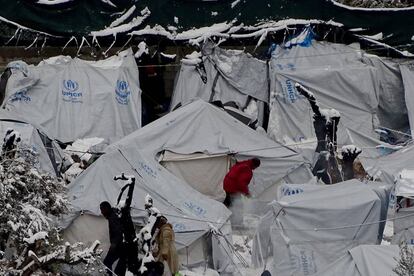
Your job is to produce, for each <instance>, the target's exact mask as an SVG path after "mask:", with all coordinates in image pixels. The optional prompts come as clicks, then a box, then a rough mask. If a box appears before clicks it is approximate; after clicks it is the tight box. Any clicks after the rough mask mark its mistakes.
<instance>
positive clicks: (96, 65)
mask: <svg viewBox="0 0 414 276" xmlns="http://www.w3.org/2000/svg"><path fill="white" fill-rule="evenodd" d="M8 67H9V68H10V69H11V71H12V74H11V76H10V78H9V79H8V81H7V86H6V98H5V101H4V103H3V107H4V108H6V109H8V110H11V111H14V112H16V113H18V114H19V115H20V117H22V118H23V119H24V120H26V121H28V122H31V123H35V124H38V125H40V126H42V127H43V128H44V129H46V130H47V132H48V134H49V135H50V136H51V137H52V138H54V139H58V140H60V141H62V142H72V141H74V140H76V139H81V138H88V137H102V138H105V139H106V142H107V143H111V142H113V141H115V140H118V139H120V138H122V137H124V136H125V135H127V134H129V133H131V132H133V131H135V130H137V129H138V128H140V127H141V91H140V88H139V77H138V67H137V65H136V63H135V59H134V56H133V53H132V50H131V49H129V50H126V51H124V52H121V53H119V54H118V55H116V56H112V57H110V58H108V59H106V60H101V61H86V60H81V59H78V58H73V59H72V58H70V57H66V56H58V57H53V58H49V59H47V60H44V61H42V62H40V63H39V64H38V65H36V66H34V65H27V64H26V63H24V62H23V61H16V62H12V63H10V64H8Z"/></svg>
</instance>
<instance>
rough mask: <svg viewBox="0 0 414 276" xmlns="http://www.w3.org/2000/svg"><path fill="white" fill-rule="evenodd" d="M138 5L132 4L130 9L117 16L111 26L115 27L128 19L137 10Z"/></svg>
mask: <svg viewBox="0 0 414 276" xmlns="http://www.w3.org/2000/svg"><path fill="white" fill-rule="evenodd" d="M135 9H136V6H135V5H134V6H132V7H131V8H129V10H127V11H126V12H125V13H124V14H123V15H121V16H120V17H119V18H117V19H116V20H114V21H113V22H112V23H111V24H110V25H109V27H110V28H113V27H116V26H118V25H120V24H121V23H123V22H124V21H125V20H127V19H128V18H129V17H130V16H131V15H132V14H133V13H134V11H135Z"/></svg>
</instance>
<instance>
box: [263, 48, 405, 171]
mask: <svg viewBox="0 0 414 276" xmlns="http://www.w3.org/2000/svg"><path fill="white" fill-rule="evenodd" d="M330 53H335V55H331V54H330ZM381 70H382V71H381ZM384 70H385V69H384V68H383V67H379V68H376V67H373V66H370V65H367V64H364V63H363V62H362V61H361V55H360V52H359V51H356V50H354V49H352V48H350V47H348V46H345V45H338V44H333V43H324V42H317V41H313V42H312V44H311V46H310V47H301V46H294V47H292V48H289V49H283V48H277V49H276V50H275V52H274V53H273V56H272V59H271V62H270V81H271V82H270V83H271V95H272V96H271V111H270V118H269V127H268V133H269V135H270V136H271V137H273V138H274V139H275V140H277V141H280V142H282V143H291V142H297V143H300V142H303V141H304V142H307V141H309V140H311V139H314V138H315V132H314V127H313V113H312V110H311V107H310V104H309V102H308V101H307V99H306V98H305V97H303V96H302V95H300V94H299V93H298V92H297V91H296V88H295V83H296V82H297V83H299V84H301V85H303V86H305V87H307V88H308V89H309V90H310V91H311V92H312V93H314V95H315V97H316V99H317V101H318V103H319V104H320V107H321V108H334V109H336V110H337V111H339V112H340V114H341V120H340V125H339V128H338V144H339V146H342V145H347V144H354V145H356V146H358V147H361V148H364V150H363V151H362V154H361V155H360V158H361V160H362V162H363V163H364V165H366V163H365V159H364V158H373V157H375V158H376V157H379V156H380V155H381V153H380V152H379V150H376V149H375V146H377V145H379V144H381V141H379V136H378V134H376V133H375V132H374V129H375V128H376V127H377V126H378V124H379V121H378V117H377V113H378V112H379V110H380V106H379V104H380V102H379V100H380V99H381V103H382V106H389V105H391V103H388V102H387V103H386V104H384V102H386V99H388V98H389V99H391V95H390V93H392V91H389V90H390V89H389V86H390V87H393V85H395V86H397V85H398V83H397V82H398V79H389V80H388V79H387V80H383V81H382V82H381V76H383V75H384V72H383V71H384ZM393 72H394V71H393ZM386 85H388V86H386ZM384 90H387V93H388V94H387V95H382V91H384ZM381 95H382V98H380V96H381ZM398 95H399V94H398V91H397V92H395V97H396V99H393V101H392V103H393V104H394V103H395V102H398V101H400V100H401V99H399V98H398ZM396 113H398V114H400V113H399V112H396ZM402 113H403V111H402ZM381 114H382V115H384V114H385V113H384V112H383V113H381ZM387 114H388V113H387ZM390 114H391V113H390ZM384 116H385V115H384ZM384 116H383V117H384ZM398 116H400V115H398ZM389 119H390V120H389V122H390V121H391V119H395V118H389ZM399 121H401V120H399Z"/></svg>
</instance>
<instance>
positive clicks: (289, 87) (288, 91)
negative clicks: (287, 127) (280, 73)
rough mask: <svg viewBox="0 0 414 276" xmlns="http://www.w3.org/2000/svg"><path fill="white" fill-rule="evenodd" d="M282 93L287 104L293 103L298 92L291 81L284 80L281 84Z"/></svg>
mask: <svg viewBox="0 0 414 276" xmlns="http://www.w3.org/2000/svg"><path fill="white" fill-rule="evenodd" d="M283 92H284V94H285V99H286V101H287V102H290V103H294V102H295V101H296V100H297V98H298V96H297V95H298V92H297V91H296V88H295V87H294V85H293V83H292V81H291V80H286V81H285V83H284V84H283Z"/></svg>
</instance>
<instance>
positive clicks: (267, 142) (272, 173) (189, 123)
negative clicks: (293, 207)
mask: <svg viewBox="0 0 414 276" xmlns="http://www.w3.org/2000/svg"><path fill="white" fill-rule="evenodd" d="M120 146H131V147H136V148H137V149H139V150H140V151H143V152H145V153H146V154H147V155H148V156H151V157H152V158H153V159H155V158H156V156H157V155H158V154H159V153H160V152H162V151H164V150H168V151H171V152H174V153H179V154H192V153H197V152H201V153H206V154H209V155H217V154H235V155H236V158H238V159H246V158H249V157H258V158H260V160H261V166H260V167H259V168H258V169H256V170H255V172H254V179H253V184H250V186H249V189H250V191H251V193H252V195H253V196H255V197H258V198H259V199H267V198H269V199H273V197H274V194H272V188H274V186H276V185H275V184H276V183H280V182H287V183H292V182H295V181H296V183H297V182H306V181H308V180H309V179H310V178H311V177H312V174H311V173H310V171H309V168H308V167H307V165H306V164H305V161H304V159H303V157H302V156H301V155H300V154H298V153H297V152H295V151H294V150H292V149H290V148H288V147H286V146H283V145H281V144H278V143H276V142H274V141H273V140H271V139H269V138H267V137H266V136H264V135H262V134H260V133H258V132H256V131H255V130H253V129H251V128H249V127H247V126H246V125H244V124H243V123H241V122H240V121H238V120H237V119H235V118H233V117H232V116H231V115H229V114H227V112H225V111H223V110H221V109H220V108H218V107H216V106H214V105H212V104H209V103H207V102H204V101H202V100H197V101H194V102H192V103H190V104H188V105H185V106H183V107H181V108H179V109H177V110H175V111H173V112H171V113H169V114H167V115H165V116H164V117H162V118H160V119H158V120H156V121H154V122H152V123H151V124H149V125H147V126H145V127H143V128H142V129H139V130H137V131H135V132H134V133H132V134H130V135H128V136H127V137H125V138H123V139H122V140H120V141H118V142H116V143H115V144H112V145H110V146H109V147H108V149H107V150H108V151H109V152H110V151H115V150H117V149H118V148H119V147H120Z"/></svg>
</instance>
